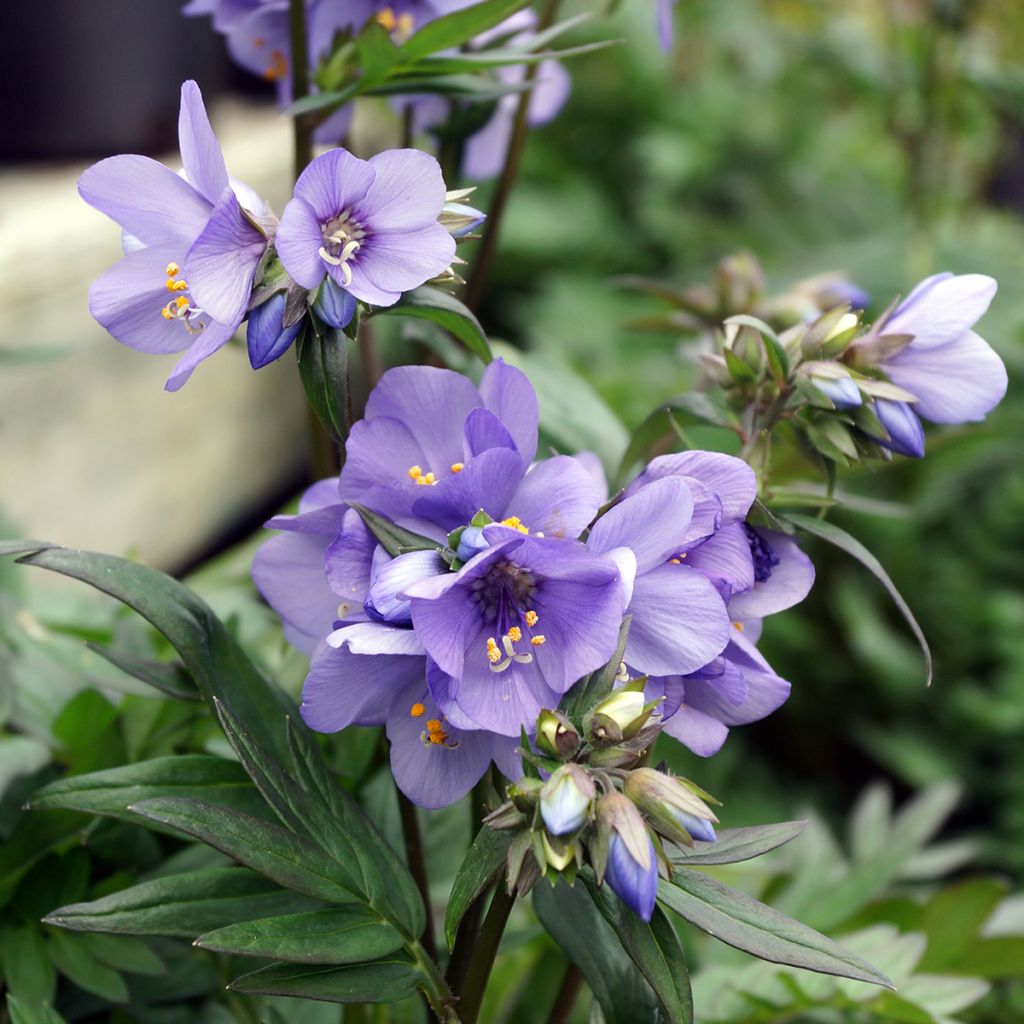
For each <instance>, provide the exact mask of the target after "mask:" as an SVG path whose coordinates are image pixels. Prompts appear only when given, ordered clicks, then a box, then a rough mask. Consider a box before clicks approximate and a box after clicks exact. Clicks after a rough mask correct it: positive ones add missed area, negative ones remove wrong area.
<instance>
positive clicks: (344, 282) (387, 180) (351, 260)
mask: <svg viewBox="0 0 1024 1024" xmlns="http://www.w3.org/2000/svg"><path fill="white" fill-rule="evenodd" d="M444 204H445V186H444V180H443V179H442V177H441V168H440V166H439V165H438V163H437V161H436V160H435V159H434V158H433V157H432V156H429V155H427V154H426V153H421V152H419V151H418V150H414V149H394V150H388V151H386V152H384V153H379V154H378V155H377V156H375V157H372V158H371V159H370V160H360V159H359V158H358V157H355V156H353V155H352V154H351V153H349V152H348V151H347V150H344V149H334V150H331V151H330V152H327V153H324V154H323V155H321V156H318V157H317V158H316V159H315V160H314V161H313V162H312V163H311V164H310V165H309V166H308V167H307V168H306V169H305V170H304V171H303V172H302V174H301V175H300V176H299V180H298V181H297V182H296V183H295V196H294V198H293V199H292V200H291V201H290V202H289V203H288V205H287V206H286V207H285V211H284V214H283V215H282V217H281V224H280V227H279V228H278V232H277V253H278V255H279V256H280V258H281V262H282V263H283V264H284V267H285V270H287V271H288V273H289V274H290V275H291V277H292V279H293V280H294V281H296V282H297V283H298V284H300V285H302V287H304V288H310V289H312V288H316V287H317V286H318V285H319V284H320V282H321V281H323V279H324V277H325V276H326V275H328V274H329V275H330V276H331V278H332V279H333V280H334V282H335V283H336V284H337V285H338V286H339V287H341V288H342V289H344V290H345V291H347V292H349V293H350V294H351V295H354V296H355V297H356V298H357V299H360V300H362V301H363V302H367V303H370V304H372V305H376V306H391V305H394V303H396V302H397V301H398V299H399V298H400V297H401V295H402V293H403V292H406V291H409V290H410V289H412V288H416V287H418V286H419V285H421V284H423V283H424V282H425V281H428V280H430V279H431V278H432V277H436V276H438V275H440V274H443V273H444V272H445V271H446V270H447V269H448V267H449V265H450V264H451V261H452V257H453V256H454V255H455V240H454V239H453V238H452V236H451V235H450V234H449V233H448V231H447V230H446V229H445V228H444V227H442V226H441V225H440V224H439V223H438V217H439V215H440V214H441V211H442V209H443V207H444Z"/></svg>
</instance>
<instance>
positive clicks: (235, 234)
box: [78, 81, 272, 391]
mask: <svg viewBox="0 0 1024 1024" xmlns="http://www.w3.org/2000/svg"><path fill="white" fill-rule="evenodd" d="M178 138H179V144H180V149H181V158H182V162H183V164H184V170H183V172H182V174H175V173H174V172H173V171H171V170H169V169H168V168H167V167H164V166H163V165H162V164H160V163H157V162H156V161H155V160H151V159H149V158H148V157H144V156H134V155H123V156H114V157H110V158H108V159H106V160H101V161H100V162H99V163H98V164H94V165H93V166H92V167H90V168H89V169H88V170H87V171H85V172H84V173H83V174H82V176H81V177H80V178H79V181H78V190H79V192H80V193H81V195H82V198H83V199H85V201H86V202H87V203H89V205H90V206H94V207H95V208H96V209H98V210H100V211H101V212H102V213H105V214H107V216H109V217H110V218H111V219H113V220H114V221H116V222H117V223H118V224H120V225H121V227H122V228H123V229H124V232H125V240H124V243H125V257H124V259H123V260H121V262H120V263H117V264H115V265H114V266H113V267H111V268H110V269H109V270H108V271H106V273H104V274H103V275H102V276H101V277H99V278H98V279H97V280H96V282H95V283H94V284H93V286H92V288H91V289H90V292H89V311H90V312H91V313H92V315H93V317H94V318H95V319H96V320H97V321H98V322H99V323H100V324H102V325H103V327H105V328H106V329H107V330H108V331H109V332H110V333H111V334H112V335H113V336H114V337H115V338H117V340H118V341H120V342H122V343H123V344H125V345H128V346H130V347H131V348H135V349H138V350H139V351H142V352H151V353H169V352H180V351H182V350H183V349H185V350H186V351H185V354H184V355H183V356H182V358H181V360H180V361H179V362H178V364H177V366H175V368H174V370H173V371H172V373H171V376H170V377H169V378H168V381H167V385H166V386H167V389H168V390H169V391H176V390H177V389H178V388H180V387H181V386H182V384H184V383H185V381H186V380H188V378H189V376H190V375H191V373H192V371H193V370H194V369H195V367H196V366H197V365H198V364H199V363H200V362H201V361H202V360H203V359H206V358H207V357H208V356H210V355H212V354H213V353H214V352H216V351H217V350H218V349H219V348H221V347H222V346H223V345H224V344H226V343H227V342H228V341H229V340H230V338H231V337H232V335H233V334H234V333H235V331H236V330H237V328H238V326H239V324H240V323H241V322H242V320H243V319H244V317H245V315H246V311H247V308H248V303H249V296H250V293H251V291H252V284H253V279H254V277H255V274H256V269H257V267H258V265H259V262H260V260H261V259H262V257H263V254H264V253H265V251H266V248H267V245H268V237H267V235H266V234H265V233H264V231H263V230H261V229H260V228H257V227H256V226H255V224H254V220H261V221H263V223H264V224H265V226H266V228H267V230H271V228H272V222H271V221H270V220H269V217H268V214H269V211H268V210H267V208H266V205H265V204H264V203H263V202H262V200H260V199H259V197H257V196H255V194H254V193H253V192H252V191H251V189H248V188H247V187H245V186H241V185H238V184H237V183H233V182H231V181H230V180H229V178H228V173H227V169H226V167H225V166H224V157H223V154H222V153H221V150H220V146H219V145H218V143H217V140H216V138H215V136H214V134H213V129H212V128H211V127H210V121H209V118H208V117H207V115H206V109H205V107H204V106H203V99H202V95H201V94H200V92H199V87H198V86H197V85H196V83H195V82H192V81H189V82H185V84H184V85H183V86H182V87H181V114H180V118H179V121H178ZM243 203H244V204H245V206H246V208H245V209H243Z"/></svg>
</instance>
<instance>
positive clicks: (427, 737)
mask: <svg viewBox="0 0 1024 1024" xmlns="http://www.w3.org/2000/svg"><path fill="white" fill-rule="evenodd" d="M426 711H427V709H426V707H424V705H422V704H420V703H419V701H417V702H416V703H415V704H413V706H412V707H411V708H409V714H410V716H411V717H412V718H422V717H423V716H424V715H425V714H426ZM420 742H421V743H422V744H423V745H424V746H425V747H429V746H434V747H444V748H445V750H457V749H458V746H459V744H460V743H461V742H462V741H461V740H452V739H451V738H450V734H449V732H448V730H447V729H446V728H445V727H444V719H441V718H430V719H428V720H427V727H426V729H424V730H423V732H421V733H420Z"/></svg>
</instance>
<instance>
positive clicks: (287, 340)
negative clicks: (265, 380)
mask: <svg viewBox="0 0 1024 1024" xmlns="http://www.w3.org/2000/svg"><path fill="white" fill-rule="evenodd" d="M286 305H287V298H286V297H285V293H284V292H277V293H276V294H274V295H271V296H270V298H269V299H267V301H266V302H264V303H263V305H261V306H257V307H256V308H255V309H254V310H253V311H252V312H251V313H250V314H249V326H248V328H247V329H246V334H245V338H246V344H247V347H248V349H249V363H250V365H251V366H252V368H253V369H254V370H259V369H260V368H262V367H264V366H266V365H267V364H268V363H272V362H273V361H274V360H275V359H280V358H281V356H283V355H284V354H285V352H287V351H288V349H289V347H290V346H291V344H292V342H293V341H294V340H295V338H296V335H298V333H299V330H300V329H301V328H302V319H299V320H297V321H296V322H295V323H294V324H292V325H291V326H290V327H285V326H284V314H285V306H286Z"/></svg>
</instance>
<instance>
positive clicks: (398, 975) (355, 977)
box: [228, 959, 420, 1003]
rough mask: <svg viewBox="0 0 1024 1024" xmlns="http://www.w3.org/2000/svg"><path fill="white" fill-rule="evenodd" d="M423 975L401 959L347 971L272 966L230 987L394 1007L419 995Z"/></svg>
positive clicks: (295, 965) (296, 966)
mask: <svg viewBox="0 0 1024 1024" xmlns="http://www.w3.org/2000/svg"><path fill="white" fill-rule="evenodd" d="M419 980H420V975H419V973H418V972H417V970H416V969H415V968H414V967H413V965H412V964H411V963H410V962H409V961H407V960H402V959H394V960H382V961H377V962H375V963H369V964H354V965H351V966H348V967H320V966H309V965H305V964H288V963H281V964H271V965H270V966H269V967H261V968H260V969H259V970H258V971H253V972H252V973H251V974H243V975H242V976H241V977H239V978H235V980H234V981H232V982H231V984H230V985H228V988H229V989H231V991H232V992H245V993H247V994H250V995H269V996H298V997H301V998H303V999H319V1000H322V1001H325V1002H330V1003H393V1002H397V1001H398V1000H400V999H405V998H406V997H407V996H411V995H412V994H413V993H414V992H415V991H416V986H417V983H418V982H419Z"/></svg>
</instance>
